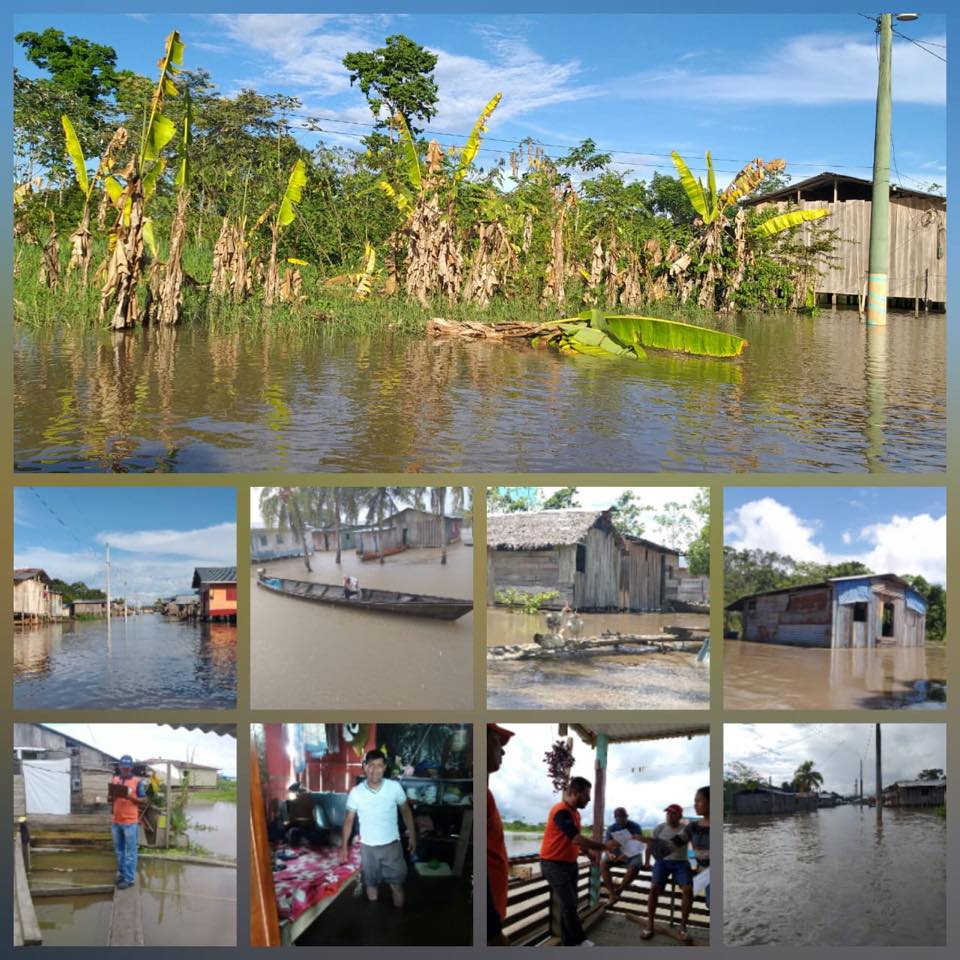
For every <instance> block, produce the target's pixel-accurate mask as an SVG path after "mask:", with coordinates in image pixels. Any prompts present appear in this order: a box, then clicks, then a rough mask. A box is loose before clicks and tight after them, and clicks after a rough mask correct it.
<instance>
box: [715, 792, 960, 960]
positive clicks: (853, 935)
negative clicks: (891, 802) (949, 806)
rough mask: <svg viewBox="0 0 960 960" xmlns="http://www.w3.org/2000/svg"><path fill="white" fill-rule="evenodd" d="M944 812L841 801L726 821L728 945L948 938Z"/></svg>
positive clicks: (841, 943) (938, 940)
mask: <svg viewBox="0 0 960 960" xmlns="http://www.w3.org/2000/svg"><path fill="white" fill-rule="evenodd" d="M946 841H947V827H946V820H945V819H943V818H942V817H938V816H936V815H935V814H933V813H924V812H919V811H918V812H913V811H906V810H885V811H884V822H883V826H882V828H880V830H879V831H878V828H877V823H876V814H875V811H873V810H871V809H870V808H868V807H853V806H841V807H833V808H828V809H823V810H817V811H810V812H806V813H794V814H786V815H783V816H779V817H732V818H731V817H728V818H727V819H725V821H724V825H723V939H724V943H725V944H727V945H728V946H746V945H754V944H785V945H794V944H795V945H797V946H815V945H824V946H834V945H835V946H853V945H865V946H866V945H889V946H897V945H908V944H909V945H915V946H921V945H929V946H934V945H943V944H944V943H945V942H946V863H947V849H946Z"/></svg>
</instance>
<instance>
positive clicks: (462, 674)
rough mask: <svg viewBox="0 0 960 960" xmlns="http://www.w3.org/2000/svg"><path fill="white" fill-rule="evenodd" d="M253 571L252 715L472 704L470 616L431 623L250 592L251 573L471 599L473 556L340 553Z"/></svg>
mask: <svg viewBox="0 0 960 960" xmlns="http://www.w3.org/2000/svg"><path fill="white" fill-rule="evenodd" d="M310 565H311V567H312V568H313V572H312V573H308V572H307V571H306V568H305V567H304V564H303V560H302V559H299V560H298V559H290V560H275V561H272V562H270V563H265V564H254V565H253V567H252V570H251V572H252V579H251V586H250V592H251V611H250V618H251V633H250V648H251V697H252V705H253V708H254V709H286V708H290V709H320V708H325V707H343V708H356V709H373V710H375V709H397V708H402V709H410V708H412V707H428V708H430V709H447V710H453V709H464V708H466V707H468V706H469V705H470V704H471V703H472V702H473V614H472V613H468V614H467V615H466V616H464V617H461V618H460V619H459V620H454V621H440V620H428V619H426V618H424V617H408V616H400V615H396V614H394V615H391V614H378V613H371V612H370V611H368V610H350V609H346V608H344V607H334V606H329V605H327V604H322V603H310V602H308V601H305V600H298V599H294V598H292V597H285V596H281V595H279V594H276V593H272V592H270V591H269V590H264V589H261V588H260V587H258V586H257V585H256V567H257V566H263V567H265V568H266V569H267V570H268V571H269V572H270V573H271V574H272V575H274V576H278V577H289V578H292V579H297V580H314V581H316V582H317V583H341V582H342V581H343V577H344V576H345V575H346V574H352V575H354V576H356V577H357V578H358V579H359V581H360V586H361V588H363V587H377V588H381V589H385V590H409V591H412V592H420V593H431V594H434V595H436V596H441V597H455V598H469V597H472V596H473V551H472V550H471V548H470V547H467V546H464V545H463V544H453V545H452V546H451V547H450V548H449V549H448V550H447V563H446V565H445V566H441V564H440V551H439V550H426V549H422V550H407V551H406V552H404V553H399V554H396V555H395V556H392V557H387V558H386V562H385V563H382V564H381V563H377V562H376V561H374V562H372V563H362V562H361V561H360V559H359V557H358V556H357V555H356V553H354V552H353V551H352V550H344V551H343V554H342V564H341V566H339V567H338V566H337V565H336V563H335V554H334V553H333V552H332V551H331V552H328V553H317V554H314V555H313V556H312V557H311V558H310Z"/></svg>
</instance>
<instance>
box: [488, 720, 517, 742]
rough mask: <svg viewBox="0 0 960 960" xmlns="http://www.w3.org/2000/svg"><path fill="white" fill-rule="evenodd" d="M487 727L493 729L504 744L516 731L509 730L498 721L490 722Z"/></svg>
mask: <svg viewBox="0 0 960 960" xmlns="http://www.w3.org/2000/svg"><path fill="white" fill-rule="evenodd" d="M487 729H488V730H492V731H493V732H494V733H495V734H496V735H497V737H498V738H499V739H500V742H501V743H502V744H506V742H507V741H508V740H509V739H510V738H511V737H512V736H513V733H514V731H513V730H507V729H506V728H505V727H501V726H500V724H498V723H488V724H487Z"/></svg>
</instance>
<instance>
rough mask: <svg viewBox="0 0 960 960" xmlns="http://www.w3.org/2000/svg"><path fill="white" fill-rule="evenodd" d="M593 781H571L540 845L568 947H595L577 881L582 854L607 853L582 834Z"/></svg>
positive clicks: (552, 812)
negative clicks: (579, 906) (582, 817)
mask: <svg viewBox="0 0 960 960" xmlns="http://www.w3.org/2000/svg"><path fill="white" fill-rule="evenodd" d="M590 789H591V784H590V781H589V780H587V779H586V778H585V777H571V778H570V780H569V782H568V783H567V785H566V787H565V788H564V790H563V793H562V794H561V798H560V801H559V802H558V803H555V804H554V805H553V806H552V807H551V808H550V813H549V814H547V827H546V829H545V830H544V831H543V842H542V843H541V844H540V873H541V874H542V875H543V879H544V880H546V881H547V883H548V884H549V885H550V892H551V895H552V896H554V897H556V898H557V901H558V903H559V904H560V942H561V943H562V944H563V946H565V947H592V946H594V943H593V941H592V940H588V939H587V935H586V934H585V933H584V932H583V925H582V924H581V923H580V915H579V913H578V912H577V903H578V901H579V899H580V898H579V896H578V895H577V878H578V875H579V867H578V866H577V859H578V858H579V856H580V854H581V853H582V854H585V855H587V856H591V851H592V852H593V854H597V853H600V852H602V851H604V850H606V849H607V848H606V846H605V845H604V844H602V843H600V842H599V841H597V840H591V839H590V837H585V836H583V835H582V834H581V833H580V811H581V810H582V809H583V808H584V807H586V806H587V805H588V804H589V803H590Z"/></svg>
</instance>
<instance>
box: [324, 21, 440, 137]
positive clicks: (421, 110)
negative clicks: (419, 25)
mask: <svg viewBox="0 0 960 960" xmlns="http://www.w3.org/2000/svg"><path fill="white" fill-rule="evenodd" d="M343 65H344V66H345V67H346V68H347V69H348V70H349V71H350V85H351V86H353V84H354V83H356V84H357V85H358V86H359V87H360V90H361V92H362V93H363V95H364V96H365V97H366V98H367V103H369V104H370V110H371V112H372V113H373V115H374V117H376V118H377V119H376V127H377V129H378V130H382V129H384V128H385V127H386V126H387V124H388V121H387V120H381V119H380V114H381V110H382V109H383V108H384V107H386V112H387V116H388V117H392V116H393V115H394V114H395V113H399V114H400V115H401V116H402V117H403V119H404V120H405V121H406V123H407V126H408V127H409V128H410V132H411V133H413V134H414V135H416V134H418V133H420V132H421V128H419V127H417V126H416V125H415V123H414V121H415V120H419V121H422V122H427V121H429V120H430V119H431V118H432V117H434V116H436V113H437V108H436V104H437V100H438V96H437V84H436V82H435V81H434V79H433V68H434V67H435V66H436V65H437V55H436V54H435V53H431V52H430V51H429V50H427V49H426V48H425V47H422V46H420V44H419V43H415V42H414V41H413V40H411V39H410V38H409V37H405V36H404V35H403V34H402V33H399V34H394V35H393V36H390V37H387V39H386V46H383V47H378V48H377V49H376V50H357V51H354V52H352V53H348V54H347V55H346V56H345V57H344V58H343Z"/></svg>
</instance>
